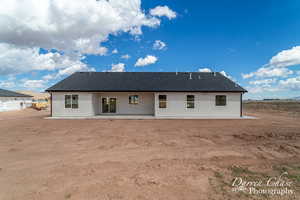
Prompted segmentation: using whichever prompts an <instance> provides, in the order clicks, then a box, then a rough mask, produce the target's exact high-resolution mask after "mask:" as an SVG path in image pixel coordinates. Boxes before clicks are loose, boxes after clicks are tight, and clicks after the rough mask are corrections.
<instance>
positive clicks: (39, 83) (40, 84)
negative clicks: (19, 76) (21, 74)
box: [23, 80, 47, 89]
mask: <svg viewBox="0 0 300 200" xmlns="http://www.w3.org/2000/svg"><path fill="white" fill-rule="evenodd" d="M46 83H47V81H45V80H24V84H23V87H25V88H28V89H37V88H45V87H46V85H45V84H46Z"/></svg>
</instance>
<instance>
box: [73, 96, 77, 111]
mask: <svg viewBox="0 0 300 200" xmlns="http://www.w3.org/2000/svg"><path fill="white" fill-rule="evenodd" d="M72 108H78V95H72Z"/></svg>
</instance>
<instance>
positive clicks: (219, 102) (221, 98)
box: [216, 95, 226, 106]
mask: <svg viewBox="0 0 300 200" xmlns="http://www.w3.org/2000/svg"><path fill="white" fill-rule="evenodd" d="M216 106H226V96H225V95H217V96H216Z"/></svg>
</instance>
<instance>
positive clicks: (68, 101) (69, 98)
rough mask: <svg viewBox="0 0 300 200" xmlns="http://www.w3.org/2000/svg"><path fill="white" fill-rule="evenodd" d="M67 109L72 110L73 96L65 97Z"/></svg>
mask: <svg viewBox="0 0 300 200" xmlns="http://www.w3.org/2000/svg"><path fill="white" fill-rule="evenodd" d="M65 108H71V95H65Z"/></svg>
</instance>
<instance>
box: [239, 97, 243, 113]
mask: <svg viewBox="0 0 300 200" xmlns="http://www.w3.org/2000/svg"><path fill="white" fill-rule="evenodd" d="M240 100H241V103H240V106H241V107H240V112H241V113H240V117H243V93H242V92H241V98H240Z"/></svg>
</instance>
